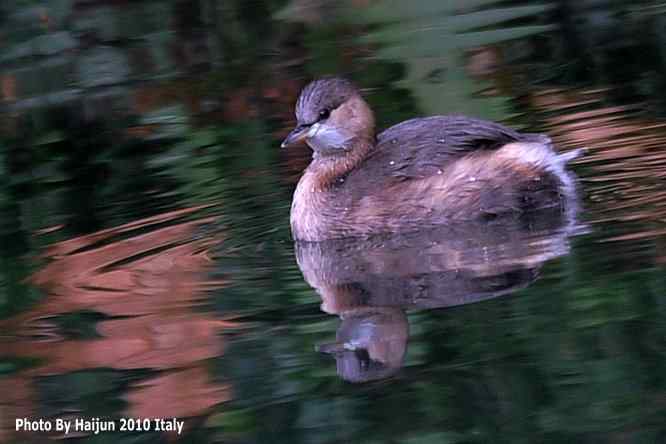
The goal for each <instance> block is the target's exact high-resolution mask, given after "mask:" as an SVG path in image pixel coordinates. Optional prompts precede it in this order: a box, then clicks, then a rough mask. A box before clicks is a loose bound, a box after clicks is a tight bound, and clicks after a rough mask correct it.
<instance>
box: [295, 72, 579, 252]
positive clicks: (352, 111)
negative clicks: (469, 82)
mask: <svg viewBox="0 0 666 444" xmlns="http://www.w3.org/2000/svg"><path fill="white" fill-rule="evenodd" d="M296 117H297V120H298V126H297V127H296V128H295V129H294V131H292V133H291V134H290V135H289V136H288V137H287V139H285V141H284V142H283V146H288V145H291V144H293V143H296V142H298V141H305V142H306V143H307V144H308V145H310V147H311V148H312V149H313V152H314V153H313V160H312V162H311V164H310V165H309V166H308V168H307V169H306V171H305V173H304V174H303V177H302V178H301V180H300V182H299V184H298V186H297V188H296V192H295V194H294V199H293V202H292V207H291V227H292V233H293V236H294V238H295V239H297V240H303V241H321V240H324V239H332V238H342V237H357V236H364V237H365V236H370V235H374V234H380V233H395V232H402V231H413V230H419V229H422V228H428V227H432V226H437V225H441V224H446V223H450V222H453V221H461V220H478V219H494V218H497V217H502V216H508V217H516V216H519V215H520V214H522V213H524V212H526V211H530V210H535V209H539V208H557V209H558V210H561V211H562V212H563V214H564V212H566V210H567V208H565V207H566V206H567V205H572V202H573V201H574V199H566V197H567V196H569V197H571V196H572V195H573V193H574V181H573V178H572V176H571V174H570V173H568V172H567V171H566V170H565V168H564V164H565V163H566V161H568V160H570V159H571V158H573V157H575V155H576V154H577V153H574V154H571V153H570V154H565V155H560V156H558V155H557V154H556V153H555V152H554V151H553V148H552V145H551V142H550V139H549V138H548V137H547V136H543V135H535V134H520V133H518V132H516V131H514V130H512V129H510V128H507V127H504V126H502V125H499V124H496V123H493V122H488V121H484V120H479V119H473V118H469V117H464V116H434V117H427V118H418V119H411V120H407V121H405V122H402V123H400V124H398V125H395V126H393V127H391V128H389V129H387V130H385V131H384V132H382V133H380V134H379V135H375V123H374V115H373V113H372V110H371V109H370V107H369V106H368V105H367V103H366V102H365V101H364V100H363V98H362V97H361V95H360V93H359V91H358V90H357V89H356V88H355V87H354V86H353V84H351V83H350V82H348V81H347V80H343V79H339V78H326V79H321V80H316V81H314V82H312V83H310V84H309V85H308V86H306V87H305V88H304V89H303V92H302V93H301V96H300V98H299V99H298V102H297V105H296ZM565 201H568V202H567V203H565Z"/></svg>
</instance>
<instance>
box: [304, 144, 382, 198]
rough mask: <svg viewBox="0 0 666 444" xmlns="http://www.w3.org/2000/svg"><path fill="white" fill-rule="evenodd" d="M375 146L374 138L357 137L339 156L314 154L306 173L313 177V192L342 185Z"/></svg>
mask: <svg viewBox="0 0 666 444" xmlns="http://www.w3.org/2000/svg"><path fill="white" fill-rule="evenodd" d="M375 144H376V141H375V139H374V138H370V137H357V138H355V139H354V140H353V141H352V142H351V143H350V149H348V150H345V152H344V153H342V154H341V155H332V156H324V155H320V154H317V153H315V154H314V155H313V158H312V162H311V163H310V166H309V167H308V169H307V171H306V174H311V175H312V176H313V179H314V180H313V182H314V188H315V191H329V190H331V189H332V188H334V187H336V186H339V185H341V184H343V183H344V181H345V178H346V176H347V175H348V174H349V173H351V172H352V171H353V170H354V169H356V168H357V167H358V166H359V165H361V163H363V161H364V160H365V158H366V157H367V156H368V155H369V153H370V152H371V151H372V149H373V148H374V147H375Z"/></svg>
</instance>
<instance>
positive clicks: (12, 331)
mask: <svg viewBox="0 0 666 444" xmlns="http://www.w3.org/2000/svg"><path fill="white" fill-rule="evenodd" d="M201 209H202V207H196V208H190V209H186V210H179V211H174V212H170V213H166V214H162V215H159V216H155V217H152V218H148V219H143V220H140V221H137V222H133V223H130V224H126V225H123V226H120V227H116V228H113V229H109V230H103V231H100V232H97V233H93V234H91V235H86V236H81V237H77V238H74V239H70V240H67V241H63V242H59V243H57V244H55V245H52V246H51V247H50V248H49V249H48V250H47V251H46V253H45V258H46V259H47V260H49V261H50V262H49V263H48V264H47V265H46V266H45V267H44V268H42V269H41V270H39V271H37V272H36V273H35V274H34V275H33V276H32V277H31V278H30V282H31V283H32V284H34V285H35V286H36V287H38V288H40V289H41V290H42V291H43V292H44V293H45V294H46V298H45V299H44V301H42V302H41V303H40V304H38V305H37V306H35V307H34V308H33V309H32V310H30V311H28V312H26V313H23V314H21V315H18V316H16V317H14V318H12V319H8V320H6V321H4V322H2V323H1V324H0V330H1V331H3V332H9V334H8V335H7V336H6V339H4V340H2V341H0V355H5V356H13V357H20V358H37V359H40V360H41V361H42V362H43V364H42V365H40V366H38V367H35V368H31V369H28V370H25V371H22V372H19V373H18V374H16V375H14V376H12V377H11V378H6V379H1V380H0V390H1V391H2V392H3V393H4V396H3V399H2V400H0V410H2V413H3V414H2V415H0V438H2V437H6V436H8V434H9V433H13V429H14V418H17V417H28V418H31V417H33V416H34V414H35V412H36V405H35V397H34V396H33V395H32V393H33V391H34V388H33V387H32V385H33V382H34V378H36V377H40V376H46V375H58V374H64V373H68V372H74V371H80V370H89V369H95V368H113V369H117V370H128V369H152V370H161V371H162V372H161V373H160V374H158V375H157V376H153V377H149V378H147V379H144V380H142V381H141V382H138V383H135V384H133V385H132V386H131V388H130V390H129V391H128V393H126V394H125V398H126V399H127V401H128V403H129V405H128V407H127V412H126V413H127V416H136V417H143V418H152V417H178V418H184V417H193V416H198V415H202V414H204V413H206V412H207V411H208V410H210V408H211V407H213V406H215V405H217V404H219V403H221V402H224V401H226V400H228V399H229V398H230V391H229V388H228V387H227V386H225V385H222V384H219V383H217V382H214V381H213V379H212V378H211V377H210V376H209V374H208V371H207V369H206V360H207V359H210V358H214V357H217V356H220V355H221V354H222V353H223V350H224V347H223V341H222V337H221V336H220V332H221V331H222V330H223V329H224V328H226V327H231V326H234V325H235V324H233V323H232V322H226V321H223V320H220V319H218V318H217V317H215V316H214V315H213V314H212V313H207V312H206V311H204V310H203V309H202V304H203V303H205V302H206V298H207V290H211V289H215V288H219V287H221V286H223V285H224V282H222V281H210V280H207V279H206V271H207V270H208V269H209V267H210V265H211V260H210V257H209V254H208V252H209V250H210V248H211V247H212V246H214V245H216V244H217V243H219V242H220V239H219V238H216V239H213V238H212V237H211V236H210V235H207V236H205V235H204V236H202V235H201V233H200V231H201V230H200V229H201V227H202V225H203V224H206V223H207V222H210V220H211V219H210V218H199V219H196V220H191V219H192V218H193V216H194V215H195V213H196V212H197V211H199V210H201ZM188 218H189V219H190V220H186V219H188ZM81 311H91V312H97V313H102V314H104V315H106V316H108V317H110V318H108V319H104V320H102V321H100V322H98V323H97V324H96V325H95V328H96V332H97V333H98V335H99V336H101V337H99V338H94V339H71V338H68V337H66V335H64V334H63V333H62V332H61V331H60V327H59V325H58V320H57V316H60V315H65V314H71V313H77V312H81ZM81 416H85V412H81Z"/></svg>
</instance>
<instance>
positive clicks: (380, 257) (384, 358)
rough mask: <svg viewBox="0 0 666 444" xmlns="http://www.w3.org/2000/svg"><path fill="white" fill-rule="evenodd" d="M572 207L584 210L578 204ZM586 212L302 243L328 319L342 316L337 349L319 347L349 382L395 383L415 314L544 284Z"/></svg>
mask: <svg viewBox="0 0 666 444" xmlns="http://www.w3.org/2000/svg"><path fill="white" fill-rule="evenodd" d="M568 198H569V200H570V202H569V203H570V208H577V206H576V198H575V196H569V197H568ZM575 217H576V213H575V212H568V213H567V214H566V215H565V214H563V213H557V214H555V213H554V212H553V211H541V212H537V213H533V214H529V215H523V216H521V217H519V218H510V219H505V220H495V221H492V222H485V223H475V224H470V223H467V224H460V225H452V226H446V227H442V228H438V229H436V230H431V231H427V232H417V233H410V234H404V235H400V236H395V235H394V236H391V237H381V238H374V239H364V240H360V239H345V240H336V241H327V242H318V243H297V244H296V257H297V261H298V264H299V267H300V269H301V271H302V273H303V276H304V278H305V280H306V281H307V283H308V284H309V285H310V286H311V287H313V288H314V289H315V291H316V292H317V293H318V294H319V296H320V297H321V299H322V304H321V308H322V310H323V311H324V312H326V313H329V314H334V315H337V316H339V317H340V319H341V324H340V326H339V328H338V331H337V336H336V341H335V342H334V343H331V344H323V345H319V346H318V351H320V352H322V353H327V354H331V355H333V356H334V357H335V359H336V361H337V372H338V375H339V376H340V377H341V378H343V379H344V380H347V381H349V382H356V383H360V382H367V381H372V380H378V379H384V378H388V377H391V376H393V375H395V374H396V373H398V372H399V370H400V368H401V367H402V365H403V361H404V357H405V354H406V350H407V342H408V338H409V325H408V321H407V316H406V311H407V310H409V309H432V308H442V307H451V306H456V305H463V304H470V303H473V302H479V301H483V300H486V299H492V298H496V297H499V296H503V295H508V294H511V293H513V292H515V291H517V290H519V289H522V288H525V287H526V286H528V285H530V284H531V283H532V282H534V281H535V280H536V279H537V277H538V275H539V270H540V269H541V267H542V265H543V264H544V263H545V262H546V261H548V260H551V259H553V258H557V257H561V256H563V255H566V254H567V253H568V252H569V237H570V236H571V235H573V234H576V233H579V232H580V231H581V227H580V226H579V225H578V224H577V223H576V221H575Z"/></svg>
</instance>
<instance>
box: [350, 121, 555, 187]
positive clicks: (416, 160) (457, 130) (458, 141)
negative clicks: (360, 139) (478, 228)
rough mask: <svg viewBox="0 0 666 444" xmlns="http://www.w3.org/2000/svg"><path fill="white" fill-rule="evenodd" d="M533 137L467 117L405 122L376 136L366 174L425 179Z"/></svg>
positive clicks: (543, 138) (366, 166) (402, 178)
mask: <svg viewBox="0 0 666 444" xmlns="http://www.w3.org/2000/svg"><path fill="white" fill-rule="evenodd" d="M532 138H534V139H535V140H536V139H537V138H538V140H539V141H540V142H541V143H549V139H548V138H547V137H545V136H539V135H521V134H519V133H518V132H516V131H514V130H512V129H511V128H507V127H505V126H503V125H500V124H497V123H493V122H489V121H486V120H481V119H474V118H470V117H465V116H433V117H426V118H417V119H410V120H406V121H404V122H402V123H399V124H397V125H395V126H392V127H390V128H388V129H387V130H385V131H383V132H382V133H381V134H379V135H378V136H377V146H376V147H375V149H374V150H373V152H372V153H371V155H370V156H369V157H368V158H367V159H366V162H364V163H365V165H364V166H363V168H364V169H366V170H365V171H366V172H368V170H375V169H378V170H379V171H376V173H377V176H376V177H383V178H384V180H386V176H387V175H388V176H393V177H394V178H395V179H398V180H407V179H418V178H425V177H429V176H432V175H435V174H438V173H439V174H441V171H442V169H443V168H445V167H446V166H447V165H448V164H449V163H450V162H453V161H455V160H457V159H459V158H461V157H463V156H465V155H467V154H469V153H471V152H473V151H477V150H493V149H497V148H499V147H501V146H503V145H505V144H507V143H511V142H515V141H519V140H522V141H527V140H529V139H532Z"/></svg>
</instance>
